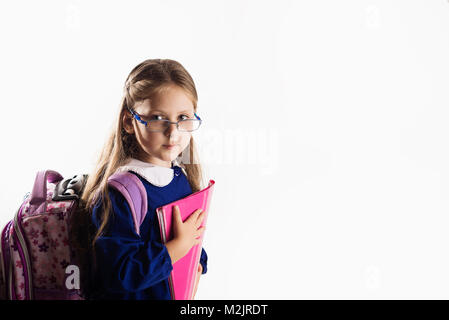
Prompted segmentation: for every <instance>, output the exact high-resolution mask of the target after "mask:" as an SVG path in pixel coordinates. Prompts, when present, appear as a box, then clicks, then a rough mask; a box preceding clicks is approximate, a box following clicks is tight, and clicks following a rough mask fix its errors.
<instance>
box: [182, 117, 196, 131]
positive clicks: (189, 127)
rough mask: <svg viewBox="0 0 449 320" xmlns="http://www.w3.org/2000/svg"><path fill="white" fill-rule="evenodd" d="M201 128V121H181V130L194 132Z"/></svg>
mask: <svg viewBox="0 0 449 320" xmlns="http://www.w3.org/2000/svg"><path fill="white" fill-rule="evenodd" d="M199 126H200V121H199V120H197V119H186V120H181V121H179V130H181V131H194V130H196V129H198V128H199Z"/></svg>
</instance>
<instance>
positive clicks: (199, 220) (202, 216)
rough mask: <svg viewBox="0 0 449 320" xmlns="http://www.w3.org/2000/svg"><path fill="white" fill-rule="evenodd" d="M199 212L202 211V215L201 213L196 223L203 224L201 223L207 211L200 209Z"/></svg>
mask: <svg viewBox="0 0 449 320" xmlns="http://www.w3.org/2000/svg"><path fill="white" fill-rule="evenodd" d="M198 210H201V213H200V215H199V216H198V217H197V219H196V221H197V222H199V223H201V222H202V221H203V220H204V217H205V211H202V209H198Z"/></svg>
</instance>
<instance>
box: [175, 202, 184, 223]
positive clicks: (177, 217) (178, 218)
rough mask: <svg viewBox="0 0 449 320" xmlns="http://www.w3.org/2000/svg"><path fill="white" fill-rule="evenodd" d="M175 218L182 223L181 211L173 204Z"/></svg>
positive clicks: (176, 221)
mask: <svg viewBox="0 0 449 320" xmlns="http://www.w3.org/2000/svg"><path fill="white" fill-rule="evenodd" d="M173 219H175V223H177V224H179V223H182V219H181V211H180V210H179V207H178V206H173Z"/></svg>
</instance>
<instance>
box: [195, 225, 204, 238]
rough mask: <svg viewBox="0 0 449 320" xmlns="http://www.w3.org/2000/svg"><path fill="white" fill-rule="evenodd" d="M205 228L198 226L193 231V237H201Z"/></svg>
mask: <svg viewBox="0 0 449 320" xmlns="http://www.w3.org/2000/svg"><path fill="white" fill-rule="evenodd" d="M205 229H206V227H201V228H199V229H198V230H197V231H196V233H195V238H198V237H201V236H202V235H203V233H204V230H205Z"/></svg>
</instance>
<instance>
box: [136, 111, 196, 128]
mask: <svg viewBox="0 0 449 320" xmlns="http://www.w3.org/2000/svg"><path fill="white" fill-rule="evenodd" d="M127 109H128V111H129V112H130V113H131V114H132V116H133V118H134V119H136V120H137V121H139V122H140V123H142V124H144V125H145V127H147V128H148V123H149V122H151V121H152V120H149V121H145V120H143V119H142V118H141V116H140V115H139V114H138V113H137V112H135V111H134V110H132V109H131V108H129V107H127ZM193 114H194V115H195V118H196V119H184V120H179V121H176V122H172V121H170V120H165V119H164V120H162V121H165V122H167V123H169V124H172V123H174V124H176V129H177V130H178V131H181V132H192V131H195V130H198V129H199V127H200V126H201V123H202V122H203V120H201V118H200V117H199V116H198V115H197V114H196V113H193ZM186 120H199V124H198V128H196V129H195V130H190V131H188V130H187V131H186V130H179V123H180V122H181V121H186ZM157 121H161V120H157ZM165 129H167V128H165ZM152 131H153V130H152ZM153 132H163V131H161V130H155V131H153Z"/></svg>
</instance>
